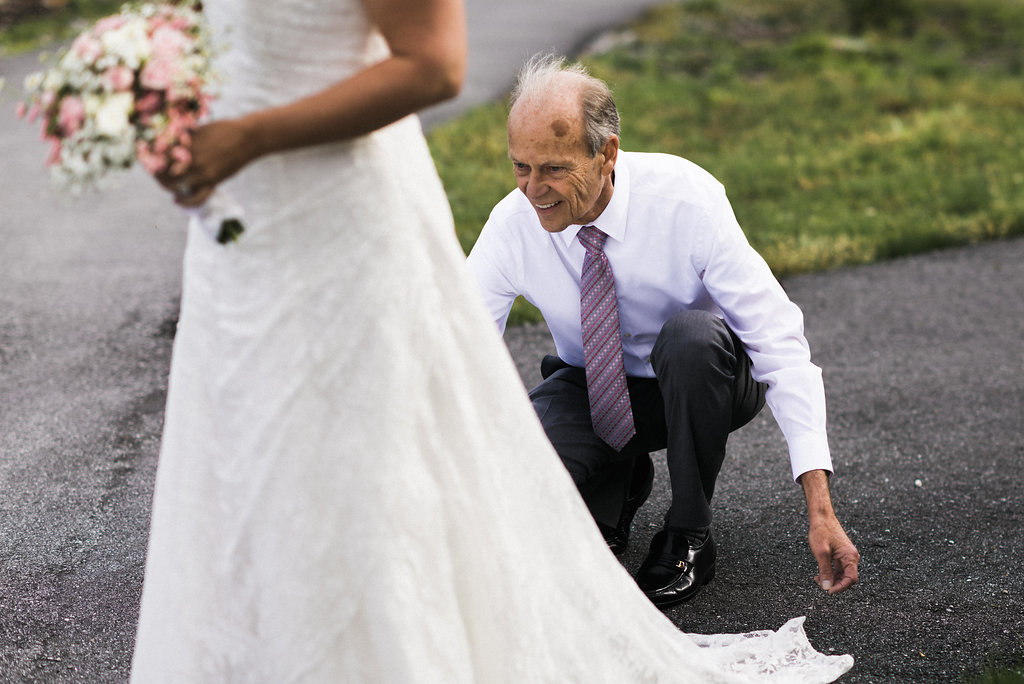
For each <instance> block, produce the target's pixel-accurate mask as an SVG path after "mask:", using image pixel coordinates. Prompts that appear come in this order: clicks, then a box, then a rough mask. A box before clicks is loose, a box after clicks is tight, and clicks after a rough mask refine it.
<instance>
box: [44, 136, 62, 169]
mask: <svg viewBox="0 0 1024 684" xmlns="http://www.w3.org/2000/svg"><path fill="white" fill-rule="evenodd" d="M46 139H47V140H49V141H50V153H49V154H48V155H46V165H47V166H53V165H54V164H56V163H57V162H59V161H60V141H59V140H57V139H56V138H46Z"/></svg>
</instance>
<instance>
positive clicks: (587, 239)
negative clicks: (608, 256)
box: [576, 226, 608, 254]
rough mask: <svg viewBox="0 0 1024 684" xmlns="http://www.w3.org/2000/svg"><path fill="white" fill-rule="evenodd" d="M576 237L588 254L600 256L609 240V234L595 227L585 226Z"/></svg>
mask: <svg viewBox="0 0 1024 684" xmlns="http://www.w3.org/2000/svg"><path fill="white" fill-rule="evenodd" d="M576 237H578V238H579V240H580V244H582V245H583V247H584V249H586V250H587V251H588V252H590V253H591V254H600V253H601V252H602V251H603V250H604V241H605V240H607V239H608V234H607V233H604V232H602V231H600V230H599V229H597V228H595V227H594V226H583V227H582V228H580V232H578V233H576Z"/></svg>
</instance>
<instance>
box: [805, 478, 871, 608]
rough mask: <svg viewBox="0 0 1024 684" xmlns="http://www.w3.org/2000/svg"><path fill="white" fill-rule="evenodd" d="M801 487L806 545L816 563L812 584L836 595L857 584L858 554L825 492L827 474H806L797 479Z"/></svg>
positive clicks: (829, 495)
mask: <svg viewBox="0 0 1024 684" xmlns="http://www.w3.org/2000/svg"><path fill="white" fill-rule="evenodd" d="M800 484H801V486H803V488H804V497H805V498H806V499H807V520H808V523H809V532H808V535H807V541H808V543H809V544H810V546H811V553H813V554H814V558H815V560H817V561H818V574H817V575H816V576H815V577H814V581H815V582H817V583H818V586H820V587H821V588H822V589H824V590H825V591H827V592H828V593H830V594H838V593H839V592H841V591H844V590H846V589H849V588H850V587H851V586H853V584H854V583H855V582H856V581H857V564H858V563H859V562H860V552H859V551H857V547H856V546H854V545H853V542H851V541H850V538H849V537H848V536H846V532H845V531H844V530H843V526H842V525H841V524H839V520H838V519H837V518H836V513H835V510H834V509H833V508H832V496H831V494H830V493H829V489H828V473H827V472H826V471H824V470H809V471H807V472H806V473H804V474H803V475H801V476H800Z"/></svg>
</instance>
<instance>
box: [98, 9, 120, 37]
mask: <svg viewBox="0 0 1024 684" xmlns="http://www.w3.org/2000/svg"><path fill="white" fill-rule="evenodd" d="M127 23H128V18H127V17H123V16H121V15H120V14H115V15H114V16H112V17H104V18H102V19H100V20H99V21H97V22H96V25H95V26H93V28H92V32H93V35H96V36H99V35H102V34H104V33H106V32H107V31H116V30H117V29H119V28H121V27H122V26H124V25H125V24H127Z"/></svg>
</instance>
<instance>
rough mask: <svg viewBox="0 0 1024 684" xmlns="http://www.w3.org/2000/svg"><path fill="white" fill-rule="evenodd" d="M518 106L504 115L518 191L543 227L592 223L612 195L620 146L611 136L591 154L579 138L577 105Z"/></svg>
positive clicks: (555, 229)
mask: <svg viewBox="0 0 1024 684" xmlns="http://www.w3.org/2000/svg"><path fill="white" fill-rule="evenodd" d="M547 104H548V106H545V107H540V106H529V105H523V106H519V105H517V106H516V107H515V108H514V109H513V110H512V112H511V114H510V115H509V119H508V156H509V158H510V159H511V160H512V168H513V171H514V173H515V176H516V183H517V184H518V185H519V189H520V190H521V191H522V193H523V194H524V195H526V197H527V199H529V200H530V203H531V204H532V205H533V208H534V210H535V211H536V212H537V217H538V218H539V219H540V224H541V226H543V228H544V230H546V231H548V232H551V233H558V232H561V231H563V230H565V229H566V228H567V227H568V226H570V225H573V224H577V225H586V224H587V223H590V222H592V221H594V220H595V219H596V218H597V217H598V216H600V215H601V212H602V211H604V208H605V207H606V206H607V205H608V201H609V200H610V199H611V196H612V180H611V179H612V175H611V174H612V170H613V169H614V168H615V158H616V154H617V152H618V148H619V141H618V138H617V137H614V136H613V137H612V138H611V139H610V140H609V141H608V143H606V144H605V146H604V148H603V149H602V150H601V151H600V152H598V153H597V155H595V156H593V157H591V156H590V155H589V154H588V153H587V149H586V146H585V145H584V142H583V121H582V116H581V113H580V112H579V111H578V110H579V106H578V105H577V104H575V103H573V102H569V103H568V104H567V105H566V106H550V103H547Z"/></svg>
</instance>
